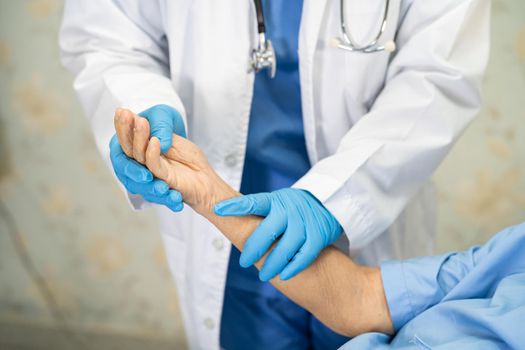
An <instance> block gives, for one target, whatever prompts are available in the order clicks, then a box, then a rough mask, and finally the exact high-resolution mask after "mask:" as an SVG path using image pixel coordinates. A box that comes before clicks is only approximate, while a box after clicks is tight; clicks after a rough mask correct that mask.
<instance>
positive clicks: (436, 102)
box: [60, 0, 490, 349]
mask: <svg viewBox="0 0 525 350" xmlns="http://www.w3.org/2000/svg"><path fill="white" fill-rule="evenodd" d="M385 3H386V4H388V6H386V7H387V9H386V10H385ZM263 4H264V7H263V9H264V11H263V12H264V15H265V21H264V24H265V29H266V31H265V32H266V36H267V38H269V39H271V40H272V42H273V46H274V48H275V52H276V61H277V64H276V71H275V77H274V78H271V77H270V76H269V75H268V71H270V72H271V69H272V66H271V65H269V67H265V66H266V64H261V65H257V64H253V63H254V62H253V61H252V59H251V58H252V53H253V49H254V48H257V47H258V46H259V45H262V44H264V45H262V48H267V47H269V46H266V45H267V44H266V42H265V41H263V40H260V38H261V36H260V35H259V34H258V30H259V31H260V29H261V25H260V24H261V22H260V20H259V21H258V18H259V19H260V13H261V11H259V12H257V11H256V8H255V6H254V3H253V2H252V1H193V0H180V1H162V0H157V1H139V0H114V1H92V0H76V1H67V2H66V7H65V13H64V22H63V26H62V30H61V38H60V44H61V49H62V57H63V61H64V64H65V65H66V66H67V67H69V68H70V69H71V70H72V71H73V72H74V73H75V74H76V75H77V78H76V80H75V89H76V90H77V92H78V94H79V96H80V99H81V101H82V104H83V106H84V108H85V112H86V114H87V115H88V117H89V119H90V121H91V123H92V126H93V130H94V134H95V138H96V142H97V145H98V147H99V149H100V150H101V152H102V154H103V156H104V158H105V159H106V161H107V162H108V164H110V165H111V166H112V167H113V169H114V170H115V173H116V175H117V177H118V178H119V180H120V181H121V183H122V184H123V185H124V187H125V189H126V190H127V193H128V196H129V200H130V203H131V204H132V206H133V207H134V208H136V209H141V208H144V207H146V206H149V205H150V204H151V203H156V204H160V205H157V206H156V207H157V210H158V213H159V219H160V222H161V232H162V237H163V240H164V242H165V246H166V250H167V256H168V262H169V265H170V268H171V271H172V273H173V275H174V278H175V280H176V282H177V286H178V291H179V296H180V298H181V306H182V311H183V317H184V322H185V328H186V331H187V337H188V342H189V345H190V347H191V348H193V349H218V348H219V347H220V346H222V347H223V348H225V349H243V348H246V347H249V348H272V349H275V348H286V349H290V348H297V349H303V348H315V349H329V348H336V347H338V346H340V345H342V344H343V343H344V342H345V341H346V339H345V338H344V337H342V336H340V335H338V334H336V333H334V332H332V331H331V330H329V329H328V328H326V327H325V326H323V325H322V324H321V323H320V322H318V321H317V320H316V319H315V318H314V317H313V316H311V315H310V314H309V313H308V312H307V311H305V310H303V309H301V308H300V307H298V306H297V305H296V304H294V303H292V302H291V301H290V300H288V299H287V298H286V297H285V296H283V295H282V294H280V293H279V292H278V291H277V290H275V289H274V288H273V287H271V285H269V284H268V283H265V282H262V281H260V280H259V277H260V279H262V280H268V279H270V278H272V277H274V276H276V275H278V274H279V275H280V277H277V278H283V279H286V278H291V277H292V276H293V275H294V274H295V273H297V272H299V271H301V270H302V269H304V268H306V267H307V266H308V264H309V263H311V261H312V260H313V259H315V257H316V256H317V254H319V252H320V251H321V250H322V249H323V248H324V247H325V246H327V245H330V244H332V243H334V244H336V245H337V246H338V247H340V248H341V249H343V250H344V251H346V252H347V253H349V254H351V255H352V256H353V257H354V258H355V259H357V261H359V262H362V263H369V264H373V263H378V262H380V261H382V260H385V259H396V258H397V259H399V258H404V257H408V256H411V255H416V254H417V255H421V254H430V253H431V251H432V246H433V231H434V228H433V222H434V213H433V202H434V199H433V195H432V190H431V188H430V186H429V185H428V181H429V178H430V176H431V174H432V173H433V171H434V170H435V168H436V167H437V166H438V165H439V163H440V162H441V160H442V159H443V158H444V157H445V155H446V153H447V152H448V150H449V149H450V147H451V146H452V144H453V143H454V141H455V140H456V139H457V137H458V136H459V135H460V134H461V132H462V131H463V130H464V129H465V127H466V126H467V125H468V123H469V122H470V121H471V119H472V118H473V116H474V115H475V113H476V112H477V110H478V108H479V105H480V94H479V87H480V81H481V76H482V73H483V71H484V69H485V66H486V63H487V57H488V46H489V45H488V40H489V15H490V2H489V0H443V1H424V0H412V1H411V0H406V1H405V0H403V1H400V0H390V1H387V2H385V1H383V0H369V1H357V0H346V1H344V0H343V4H344V6H343V7H341V2H340V1H339V0H326V1H321V0H304V3H303V1H300V0H293V1H292V0H267V1H263ZM341 9H342V10H343V16H341ZM385 13H387V14H388V16H386V17H387V21H386V22H385V24H386V26H385V27H383V26H382V25H383V21H382V19H383V17H384V14H385ZM257 14H259V16H257ZM341 17H343V19H344V21H342V18H341ZM258 22H259V23H258ZM342 22H344V23H345V26H344V27H345V29H346V31H345V32H346V33H347V34H346V36H345V35H343V32H342V30H341V24H342ZM258 24H259V25H258ZM382 29H384V31H383V30H382ZM348 33H349V34H350V35H348ZM378 33H379V34H380V40H379V41H378V43H377V44H376V45H375V47H376V48H381V47H382V48H384V49H386V50H384V49H381V50H379V49H378V50H361V51H367V52H360V51H351V50H345V49H342V48H339V47H335V46H337V45H333V43H334V42H335V44H342V45H341V46H345V45H344V44H348V43H346V42H345V39H347V38H348V37H351V38H352V42H353V43H355V44H356V45H355V46H361V45H364V44H366V43H370V42H373V41H374V39H375V38H376V36H377V35H378ZM334 38H340V39H339V40H334ZM394 41H395V45H394V44H393V42H394ZM261 43H262V44H261ZM394 46H395V48H396V50H395V51H393V49H394ZM392 51H393V52H392ZM270 58H271V57H270ZM267 61H268V60H263V61H256V63H257V62H259V63H268V62H267ZM269 61H270V63H271V59H269ZM258 69H260V71H258ZM119 106H125V107H128V108H129V109H131V110H132V111H134V112H136V113H139V112H141V115H142V116H143V117H144V118H146V119H147V120H148V122H149V125H151V130H150V131H151V135H155V136H157V137H158V138H159V139H160V141H161V146H162V147H161V149H162V150H163V151H165V150H167V149H168V148H169V147H170V145H171V133H172V132H175V133H177V134H179V135H183V136H184V135H187V136H188V138H190V139H191V140H192V141H194V142H195V143H197V144H198V145H199V146H200V147H201V148H202V149H203V151H204V152H205V154H206V155H207V156H208V158H209V161H210V164H211V165H212V166H213V168H214V169H215V170H216V171H217V172H218V173H219V174H220V175H221V176H222V177H223V178H224V179H225V180H226V181H227V182H229V183H230V184H231V185H232V186H233V187H234V188H237V189H240V190H241V192H243V193H245V194H247V193H254V194H255V195H254V196H247V197H243V198H248V199H247V200H246V199H243V200H240V201H233V202H224V203H223V204H222V205H219V207H218V208H217V213H218V214H221V215H246V214H250V213H255V214H258V215H261V216H266V219H265V220H264V221H263V223H262V224H261V226H260V227H259V228H258V230H257V231H256V232H255V233H254V234H253V235H252V236H251V238H250V241H249V242H248V246H247V248H246V249H245V251H244V252H243V255H242V256H241V255H240V253H239V252H238V251H237V250H235V249H233V248H232V247H231V245H230V244H229V243H228V242H227V241H225V240H224V238H223V237H222V235H221V234H220V232H218V231H217V229H215V228H214V227H213V226H212V225H211V224H210V223H208V222H207V221H206V220H204V219H203V218H202V217H200V216H198V215H196V214H195V213H194V212H193V211H192V210H191V209H190V208H185V209H184V210H182V209H183V204H182V201H183V198H182V196H181V195H180V194H179V193H178V192H176V191H173V190H168V186H167V185H166V183H164V182H163V181H161V180H159V179H155V178H154V177H153V176H152V174H151V173H150V172H149V171H148V170H147V169H146V168H145V167H144V166H143V165H141V164H140V163H139V162H140V159H138V160H139V162H135V161H132V160H131V159H130V158H131V157H132V156H133V147H134V142H133V141H134V134H135V133H137V134H140V131H141V128H143V127H149V126H146V124H141V123H140V122H137V123H135V120H134V119H133V118H132V117H131V116H130V114H126V113H124V115H121V118H120V119H119V122H120V123H122V124H123V125H125V126H126V128H127V130H128V131H127V132H126V135H119V140H121V142H120V144H118V145H117V146H118V147H120V148H122V150H123V152H124V153H122V152H120V153H119V152H112V154H113V156H112V157H111V159H110V154H109V148H108V144H109V141H110V139H111V138H112V136H113V134H114V133H115V131H114V130H115V129H114V125H113V113H114V111H115V109H116V108H117V107H119ZM137 144H140V143H139V142H135V147H136V145H137ZM137 153H140V152H137ZM116 154H118V155H119V156H118V157H117V156H115V155H116ZM283 188H284V190H280V191H279V189H283ZM261 192H265V193H264V194H261ZM181 210H182V211H181ZM179 212H180V213H179ZM281 234H282V236H281V240H280V241H279V244H278V245H277V248H279V249H277V248H276V249H275V251H273V252H272V257H270V258H269V259H268V261H267V262H266V264H265V266H266V265H268V266H267V267H265V268H266V270H265V268H263V270H262V271H261V274H260V276H259V275H258V274H257V270H256V269H255V268H254V267H253V266H251V267H249V268H246V269H244V268H242V267H240V266H239V259H240V263H241V264H242V266H250V265H252V263H253V262H254V261H256V260H257V258H258V257H259V256H260V255H261V254H263V253H264V252H265V251H266V249H267V248H268V246H269V245H270V244H271V243H272V241H273V239H275V238H276V237H277V236H279V235H281ZM284 242H288V243H287V244H286V245H284V244H282V243H284ZM272 260H273V261H272Z"/></svg>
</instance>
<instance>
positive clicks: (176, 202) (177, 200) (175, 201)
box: [142, 190, 184, 212]
mask: <svg viewBox="0 0 525 350" xmlns="http://www.w3.org/2000/svg"><path fill="white" fill-rule="evenodd" d="M142 197H143V198H144V199H145V200H147V201H148V202H151V203H156V204H160V205H164V206H166V207H168V208H169V209H170V210H171V211H174V212H180V211H182V209H183V208H184V203H183V201H182V195H181V194H180V192H178V191H176V190H169V191H168V193H167V194H165V195H164V196H150V195H145V196H142Z"/></svg>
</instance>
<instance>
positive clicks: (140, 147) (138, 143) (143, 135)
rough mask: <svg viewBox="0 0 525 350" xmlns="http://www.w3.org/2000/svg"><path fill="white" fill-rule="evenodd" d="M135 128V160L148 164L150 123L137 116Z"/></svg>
mask: <svg viewBox="0 0 525 350" xmlns="http://www.w3.org/2000/svg"><path fill="white" fill-rule="evenodd" d="M134 125H135V127H134V128H133V158H135V160H136V161H137V162H139V163H141V164H144V163H145V162H146V148H147V147H148V141H149V134H150V130H149V123H148V121H147V120H146V119H145V118H142V117H139V116H135V121H134Z"/></svg>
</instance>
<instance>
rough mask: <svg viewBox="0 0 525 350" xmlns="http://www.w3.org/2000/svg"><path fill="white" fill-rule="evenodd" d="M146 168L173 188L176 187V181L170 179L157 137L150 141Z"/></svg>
mask: <svg viewBox="0 0 525 350" xmlns="http://www.w3.org/2000/svg"><path fill="white" fill-rule="evenodd" d="M146 166H147V167H148V169H150V170H151V171H152V172H153V174H154V175H155V176H156V177H158V178H159V179H162V180H165V181H166V182H168V184H169V185H170V186H172V187H176V185H177V184H176V183H175V179H170V176H169V175H170V171H169V166H168V163H167V160H166V159H164V158H163V157H161V156H160V142H159V139H157V138H156V137H152V138H151V139H150V140H149V144H148V148H147V149H146Z"/></svg>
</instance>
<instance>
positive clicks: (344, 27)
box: [251, 0, 396, 78]
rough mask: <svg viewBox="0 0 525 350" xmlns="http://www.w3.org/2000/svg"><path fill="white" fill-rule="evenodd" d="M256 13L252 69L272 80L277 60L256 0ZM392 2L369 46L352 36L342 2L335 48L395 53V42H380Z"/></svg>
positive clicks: (386, 6)
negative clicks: (264, 71)
mask: <svg viewBox="0 0 525 350" xmlns="http://www.w3.org/2000/svg"><path fill="white" fill-rule="evenodd" d="M254 2H255V12H256V16H257V32H258V39H259V40H258V44H257V48H255V49H253V50H252V56H251V67H252V70H253V71H254V72H259V71H260V70H263V69H268V73H269V75H270V77H271V78H273V77H274V76H275V70H276V67H277V58H276V56H275V50H274V49H273V45H272V42H271V40H269V39H267V38H266V28H265V25H264V13H263V8H262V2H261V0H254ZM392 8H393V7H392V1H391V0H385V8H384V11H383V19H382V22H381V27H380V28H379V31H378V33H377V35H376V36H375V37H374V39H373V40H371V41H370V42H369V43H368V44H365V45H362V44H361V45H360V44H358V43H357V42H356V41H355V40H354V38H353V37H352V35H351V34H350V31H349V27H348V24H347V23H346V19H345V0H340V11H341V15H340V22H341V32H342V37H340V38H334V39H333V40H332V41H331V45H332V46H333V47H337V48H340V49H343V50H346V51H352V52H360V53H374V52H380V51H386V52H394V51H395V50H396V44H395V42H394V41H393V40H389V41H387V42H386V43H384V44H380V41H381V39H382V37H383V35H384V34H385V32H386V30H387V25H388V21H389V18H390V16H391V12H392Z"/></svg>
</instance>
